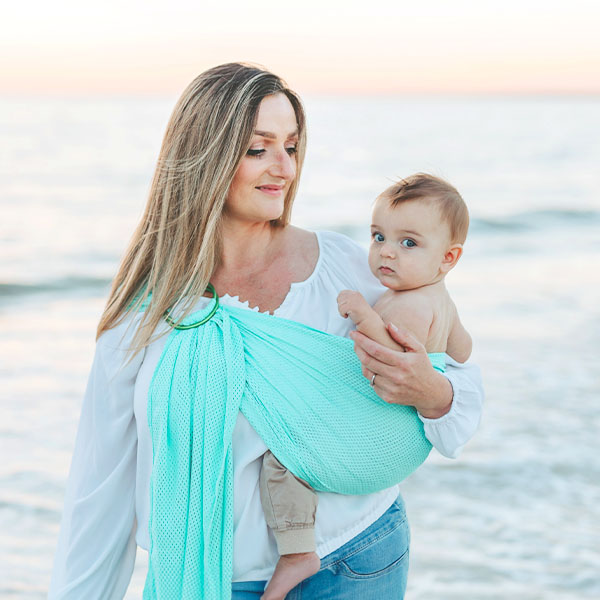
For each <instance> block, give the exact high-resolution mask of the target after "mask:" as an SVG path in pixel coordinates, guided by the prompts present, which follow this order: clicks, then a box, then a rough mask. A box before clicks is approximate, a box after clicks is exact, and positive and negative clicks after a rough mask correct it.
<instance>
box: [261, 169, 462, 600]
mask: <svg viewBox="0 0 600 600" xmlns="http://www.w3.org/2000/svg"><path fill="white" fill-rule="evenodd" d="M468 227H469V214H468V211H467V207H466V205H465V203H464V201H463V199H462V198H461V196H460V194H459V193H458V192H457V191H456V189H455V188H453V187H452V186H451V185H450V184H448V183H447V182H445V181H443V180H442V179H439V178H437V177H433V176H432V175H427V174H424V173H417V174H416V175H411V176H410V177H407V178H406V179H403V180H401V181H400V182H399V183H396V184H394V185H392V186H390V187H389V188H388V189H386V190H385V191H384V192H383V193H382V194H381V195H380V196H379V197H378V198H377V200H376V202H375V207H374V210H373V224H372V225H371V248H370V251H369V266H370V268H371V271H372V272H373V274H374V275H375V277H377V278H378V279H379V281H381V283H382V284H383V285H384V286H385V287H386V288H388V289H387V291H386V292H384V294H383V295H382V296H381V297H380V298H379V300H377V302H376V303H375V305H374V306H373V307H371V306H370V305H369V303H368V302H367V301H366V300H365V299H364V297H363V296H362V295H361V294H360V293H359V292H356V291H351V290H344V291H342V292H341V293H340V294H339V296H338V309H339V312H340V314H341V315H342V316H343V317H350V318H351V319H352V320H353V321H354V323H355V324H356V329H357V330H358V331H360V332H361V333H363V334H365V335H366V336H368V337H369V338H371V339H373V340H375V341H377V342H379V343H380V344H383V345H384V346H387V347H389V348H393V349H395V350H399V351H402V352H403V351H404V348H403V347H402V346H400V345H399V344H397V343H396V342H395V341H394V340H393V339H392V338H391V336H390V335H389V333H388V332H387V329H386V325H387V324H388V323H394V324H395V325H397V326H401V327H404V328H405V329H408V330H410V331H411V332H412V333H413V334H414V335H415V337H416V338H417V339H418V340H419V341H420V342H421V343H422V344H423V345H424V347H425V349H426V351H427V352H428V354H429V358H430V360H431V362H432V364H433V366H434V368H436V369H438V370H439V371H442V372H443V371H444V370H445V354H449V355H450V356H451V357H452V358H453V359H455V360H457V361H458V362H465V361H466V360H467V359H468V358H469V355H470V354H471V345H472V344H471V337H470V336H469V334H468V333H467V331H466V330H465V328H464V327H463V326H462V324H461V322H460V319H459V318H458V312H457V310H456V307H455V305H454V302H452V299H451V298H450V295H449V294H448V292H447V290H446V287H445V285H444V278H445V277H446V274H447V273H448V272H449V271H450V270H451V269H452V268H453V267H454V266H455V265H456V263H457V261H458V259H459V258H460V256H461V254H462V248H463V243H464V241H465V238H466V235H467V229H468ZM375 379H376V375H374V376H373V378H372V380H371V384H372V385H373V384H374V380H375ZM260 492H261V501H262V504H263V509H264V511H265V517H266V520H267V524H268V525H269V527H270V528H271V529H272V530H273V533H274V535H275V539H276V541H277V547H278V551H279V553H280V555H281V556H280V559H279V561H278V563H277V566H276V568H275V572H274V574H273V577H272V578H271V581H270V582H269V585H268V586H267V588H266V590H265V593H264V594H263V596H262V600H283V599H284V598H285V596H286V594H287V593H288V592H289V591H290V590H291V589H292V588H293V587H294V586H296V585H297V584H298V583H300V582H301V581H302V580H303V579H305V578H306V577H309V576H310V575H313V574H314V573H316V572H317V571H318V569H319V566H320V559H319V557H318V556H317V554H316V552H315V548H316V546H315V539H314V519H315V512H316V507H317V495H316V493H315V492H314V491H313V490H312V489H311V488H310V487H309V486H308V484H306V482H304V481H302V480H301V479H298V478H297V477H295V476H294V475H292V474H291V473H290V472H289V471H288V470H287V469H285V467H283V466H282V465H281V464H280V463H279V462H278V461H277V459H276V458H275V457H274V456H273V455H272V454H271V452H267V453H266V454H265V458H264V460H263V468H262V471H261V476H260Z"/></svg>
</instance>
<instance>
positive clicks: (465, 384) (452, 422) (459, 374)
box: [419, 357, 483, 458]
mask: <svg viewBox="0 0 600 600" xmlns="http://www.w3.org/2000/svg"><path fill="white" fill-rule="evenodd" d="M445 375H446V377H447V378H448V380H449V381H450V383H451V384H452V390H453V393H454V395H453V399H452V406H451V407H450V410H449V411H448V412H447V413H446V414H445V415H444V416H443V417H440V418H439V419H427V418H425V417H423V416H421V415H419V418H420V419H421V421H423V425H424V427H425V435H426V436H427V439H428V440H429V441H430V442H431V443H432V444H433V447H434V448H435V449H436V450H437V451H438V452H439V453H440V454H442V455H443V456H446V457H447V458H456V457H457V456H458V455H459V454H460V451H461V450H462V448H463V446H464V445H465V444H466V443H467V442H468V441H469V440H470V439H471V438H472V437H473V435H475V432H476V431H477V429H478V428H479V423H480V421H481V412H482V408H483V406H482V405H483V384H482V382H481V374H480V372H479V367H477V365H474V364H471V363H468V362H467V363H458V362H456V361H454V360H452V359H451V358H450V357H447V358H446V373H445Z"/></svg>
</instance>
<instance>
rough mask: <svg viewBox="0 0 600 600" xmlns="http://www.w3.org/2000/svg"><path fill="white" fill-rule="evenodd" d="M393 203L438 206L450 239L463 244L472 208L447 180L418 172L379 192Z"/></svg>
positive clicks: (395, 204) (396, 204)
mask: <svg viewBox="0 0 600 600" xmlns="http://www.w3.org/2000/svg"><path fill="white" fill-rule="evenodd" d="M380 198H386V199H388V200H389V201H390V204H391V206H392V207H395V206H398V204H400V203H401V202H409V201H415V200H418V201H423V200H425V201H429V202H431V203H432V204H434V205H435V206H437V207H438V209H439V211H440V215H441V218H442V221H444V222H445V223H447V224H448V227H449V228H450V241H451V242H452V243H453V244H454V243H457V244H464V243H465V240H466V238H467V231H468V230H469V211H468V209H467V205H466V204H465V201H464V200H463V199H462V197H461V195H460V194H459V193H458V190H457V189H456V188H455V187H454V186H452V185H450V184H449V183H448V182H447V181H444V180H443V179H440V178H439V177H434V176H433V175H429V174H428V173H415V174H414V175H409V176H408V177H406V178H405V179H401V180H400V181H398V183H394V184H393V185H391V186H390V187H389V188H387V189H386V190H385V191H384V192H383V193H382V194H381V196H380Z"/></svg>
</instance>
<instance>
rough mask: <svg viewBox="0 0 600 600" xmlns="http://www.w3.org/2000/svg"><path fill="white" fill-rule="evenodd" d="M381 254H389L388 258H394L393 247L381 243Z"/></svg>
mask: <svg viewBox="0 0 600 600" xmlns="http://www.w3.org/2000/svg"><path fill="white" fill-rule="evenodd" d="M381 256H389V257H390V258H394V256H395V254H394V249H393V248H392V247H391V246H390V245H389V244H383V246H381Z"/></svg>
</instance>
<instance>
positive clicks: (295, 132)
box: [254, 129, 298, 140]
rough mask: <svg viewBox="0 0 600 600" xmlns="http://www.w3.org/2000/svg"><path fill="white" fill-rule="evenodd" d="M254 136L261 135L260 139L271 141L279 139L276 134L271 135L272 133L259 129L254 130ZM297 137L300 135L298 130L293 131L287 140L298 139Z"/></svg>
mask: <svg viewBox="0 0 600 600" xmlns="http://www.w3.org/2000/svg"><path fill="white" fill-rule="evenodd" d="M254 135H260V137H264V138H268V139H270V140H276V139H277V136H276V135H275V134H274V133H271V132H270V131H261V130H259V129H255V130H254ZM297 135H298V130H297V129H296V130H295V131H292V133H290V134H289V135H288V136H287V139H289V138H293V137H296V136H297Z"/></svg>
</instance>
